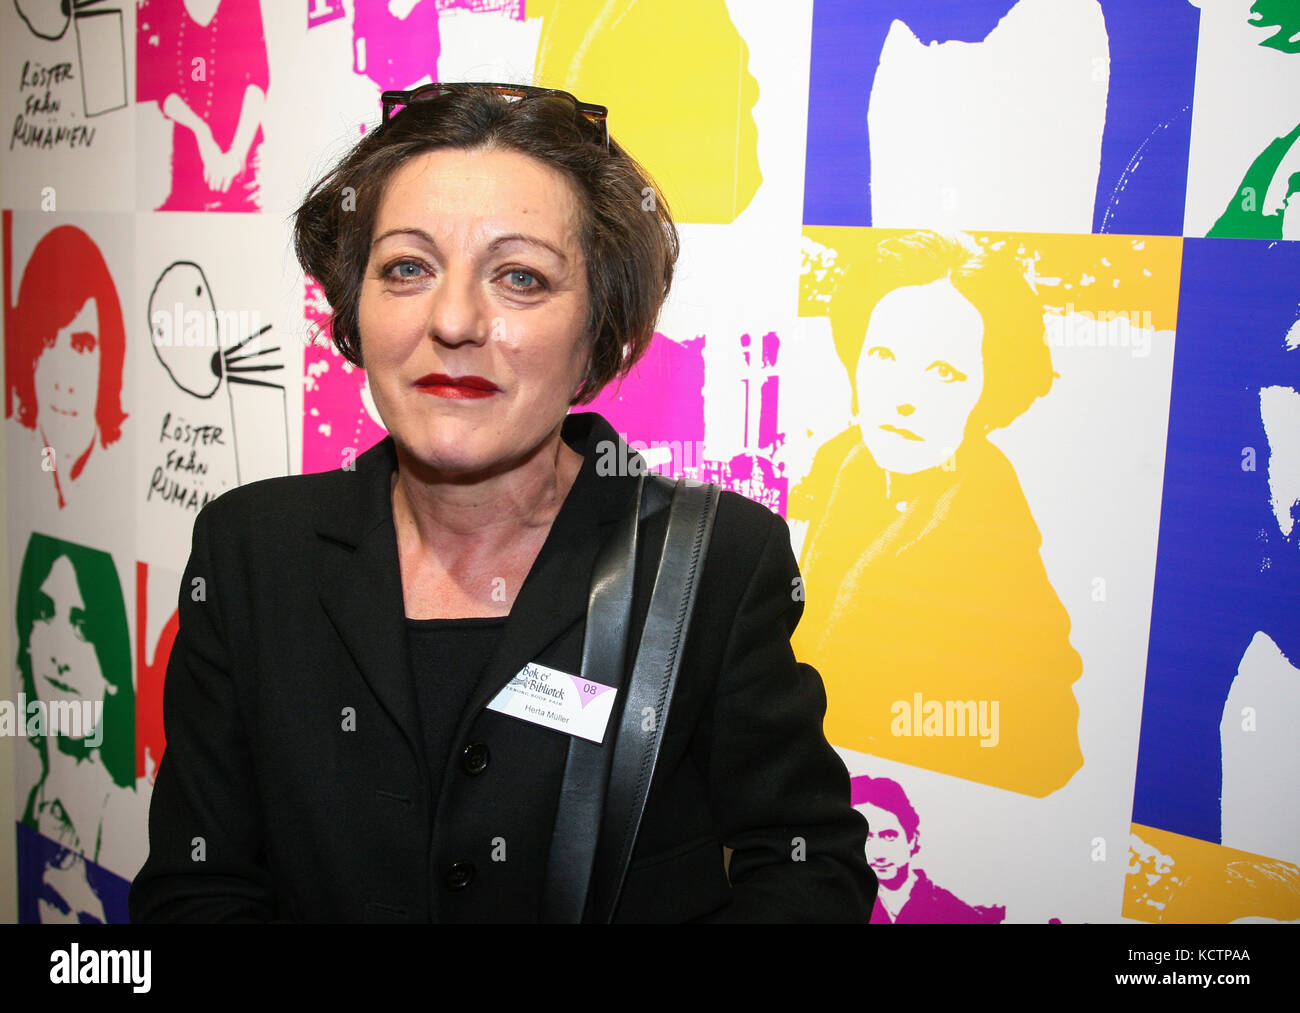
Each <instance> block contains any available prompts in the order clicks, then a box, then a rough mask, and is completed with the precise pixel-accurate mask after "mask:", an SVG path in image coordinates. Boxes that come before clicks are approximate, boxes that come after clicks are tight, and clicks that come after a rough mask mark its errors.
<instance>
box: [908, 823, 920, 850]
mask: <svg viewBox="0 0 1300 1013" xmlns="http://www.w3.org/2000/svg"><path fill="white" fill-rule="evenodd" d="M920 850H921V831H920V830H919V829H918V830H917V831H916V833H915V834H913V835H912V850H911V851H909V852H908V854H909V855H915V854H916V853H917V852H918V851H920Z"/></svg>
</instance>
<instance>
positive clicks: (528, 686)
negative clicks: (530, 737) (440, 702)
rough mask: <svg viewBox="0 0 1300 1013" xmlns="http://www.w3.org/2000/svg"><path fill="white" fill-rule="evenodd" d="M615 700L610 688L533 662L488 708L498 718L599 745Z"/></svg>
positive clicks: (616, 691) (613, 691) (615, 691)
mask: <svg viewBox="0 0 1300 1013" xmlns="http://www.w3.org/2000/svg"><path fill="white" fill-rule="evenodd" d="M617 696H618V690H617V689H615V688H614V687H613V686H604V685H602V684H601V683H599V682H592V681H591V680H590V679H583V678H582V677H581V676H577V675H570V674H569V673H568V672H561V671H559V670H558V669H554V668H547V667H546V666H545V665H539V664H537V662H535V661H534V662H530V663H529V664H527V665H525V666H524V667H523V668H522V669H521V670H520V671H519V674H518V675H516V676H515V677H514V678H513V679H511V680H510V682H509V683H507V685H506V687H505V688H504V689H503V690H501V692H500V693H498V694H497V695H496V696H495V697H493V698H492V702H491V703H489V704H488V705H487V706H488V710H492V711H496V712H497V713H499V714H509V715H510V716H511V717H513V718H520V719H521V720H523V721H529V722H531V723H532V724H535V725H541V726H542V727H543V728H552V729H554V730H555V731H557V732H564V733H565V734H567V735H576V736H578V737H579V738H582V739H586V740H588V741H589V742H597V743H598V742H600V741H601V740H602V739H604V738H605V728H606V726H607V725H608V724H609V716H610V714H611V713H612V712H613V710H614V699H615V698H616V697H617Z"/></svg>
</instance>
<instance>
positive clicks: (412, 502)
mask: <svg viewBox="0 0 1300 1013" xmlns="http://www.w3.org/2000/svg"><path fill="white" fill-rule="evenodd" d="M521 92H522V94H523V97H522V98H517V100H512V96H518V95H519V94H521ZM398 106H404V108H402V109H400V110H398V108H397V107H398ZM603 117H604V110H603V109H602V108H600V107H592V106H584V105H582V104H580V103H576V100H574V99H573V98H572V96H568V95H566V94H564V93H537V92H536V91H535V90H531V89H527V90H521V89H513V88H511V87H509V86H478V87H471V86H450V87H442V86H429V87H428V88H426V89H422V90H417V92H415V93H411V94H402V93H399V94H396V95H394V94H392V93H390V94H388V95H386V96H385V122H384V124H383V125H382V126H381V127H380V128H379V129H378V130H373V131H370V132H368V133H367V134H366V136H365V138H364V139H363V140H362V141H361V142H360V143H359V144H358V145H357V147H356V148H355V149H354V150H353V151H352V152H351V153H350V154H349V155H348V156H347V157H346V158H344V159H343V161H342V162H341V163H340V164H339V165H338V166H337V167H336V168H335V169H334V171H333V172H331V173H330V174H329V175H328V176H327V177H326V178H325V179H324V180H322V181H321V182H320V183H319V184H317V186H316V187H315V188H314V189H313V190H312V192H311V194H310V196H309V197H308V198H307V200H306V201H305V202H304V204H303V206H302V207H301V208H300V209H299V212H298V218H297V231H296V235H295V239H296V242H297V249H298V252H299V258H300V260H301V261H302V263H303V265H304V267H305V269H306V270H307V272H308V273H309V274H311V275H314V276H315V277H317V278H318V279H320V281H321V284H322V285H323V287H324V290H325V292H326V295H327V297H328V299H329V302H330V304H331V306H332V307H333V318H332V333H333V340H334V341H335V343H336V344H337V346H338V347H339V349H340V352H341V353H342V354H344V355H345V356H347V357H348V358H349V359H350V360H351V361H352V362H354V363H356V364H358V365H361V364H364V366H365V368H366V369H367V371H368V374H369V381H370V387H371V390H372V392H373V394H374V399H375V403H376V406H377V407H378V409H379V411H380V413H381V415H382V417H383V419H384V422H385V424H386V426H387V428H388V430H389V433H390V435H389V437H388V438H386V439H384V440H383V441H381V442H380V443H379V444H378V445H377V446H375V447H374V448H372V449H371V450H369V451H368V452H366V453H365V454H363V455H362V456H361V457H359V458H358V459H357V460H356V461H355V462H354V463H353V464H351V465H349V466H347V467H345V468H344V469H341V470H339V471H335V472H331V473H327V474H321V475H311V476H301V477H294V478H286V479H273V480H269V481H266V482H259V483H256V484H254V485H252V486H248V487H243V488H240V489H236V490H232V491H231V492H229V493H227V494H226V495H224V496H222V497H220V498H219V499H218V500H216V501H215V502H213V503H212V504H210V505H209V506H208V507H207V508H206V509H205V510H204V511H202V513H201V514H200V515H199V517H198V519H197V520H196V522H195V528H194V546H193V554H192V556H191V559H190V563H189V568H188V570H187V572H186V574H185V578H184V583H183V590H182V595H181V602H180V633H179V636H178V639H177V641H176V645H175V647H174V649H173V652H172V656H171V661H170V666H169V669H168V675H167V688H166V699H165V705H164V709H165V715H166V722H167V750H166V752H165V754H164V756H163V759H162V762H161V764H160V766H159V770H158V776H157V781H156V784H155V788H154V801H153V810H152V813H151V820H150V848H151V850H150V856H149V860H148V862H147V863H146V864H145V867H144V869H143V870H142V871H141V873H140V875H139V876H138V877H137V879H136V881H135V883H134V885H133V888H132V898H131V900H132V915H133V918H134V919H136V920H247V921H263V920H273V919H281V920H294V921H298V920H302V921H362V920H368V921H399V922H425V921H440V922H442V921H446V922H462V921H538V920H541V919H542V918H543V917H544V915H543V909H544V907H545V906H546V904H547V900H546V898H547V897H548V896H549V893H548V892H547V891H548V886H547V884H548V883H549V882H551V881H552V879H553V877H554V875H555V873H556V871H557V869H559V870H560V871H563V865H564V861H565V855H564V854H563V853H562V850H561V851H560V852H557V853H552V836H553V831H554V830H555V827H554V824H555V813H556V808H557V805H558V804H559V803H560V800H561V786H562V784H564V783H566V782H565V762H566V754H567V753H568V751H569V736H568V735H566V734H564V733H562V732H558V731H556V730H554V729H552V728H548V727H543V726H542V725H539V724H535V723H531V722H528V721H523V720H520V719H518V718H515V717H511V716H509V715H506V714H504V713H501V712H500V710H498V709H493V708H492V707H490V706H489V705H490V704H495V705H498V706H499V703H500V700H501V697H502V696H503V695H504V692H503V691H506V690H507V686H508V684H510V683H511V681H512V679H513V677H514V676H515V675H516V674H517V673H520V672H521V671H522V670H523V669H524V667H525V666H527V665H530V664H537V665H540V666H545V667H546V668H549V669H551V670H553V671H556V672H558V673H568V674H569V675H575V674H577V673H578V672H579V670H580V665H581V657H582V649H583V633H584V615H585V610H586V604H587V600H588V592H589V583H590V576H591V573H592V567H593V563H594V561H595V559H596V556H597V552H598V551H599V549H600V548H601V545H602V543H604V542H605V541H606V540H607V539H608V538H609V537H610V535H611V533H612V532H613V531H614V530H615V529H616V528H617V526H618V523H617V522H619V521H620V520H621V519H622V518H624V517H625V516H627V514H628V511H630V510H631V509H632V503H633V497H634V496H635V492H636V483H637V478H636V477H635V474H634V472H635V471H636V470H637V468H636V467H633V468H628V469H618V471H619V473H618V474H614V475H598V474H597V470H596V461H597V458H598V457H599V456H601V451H602V448H607V447H609V446H611V445H616V444H617V441H618V437H617V434H615V432H614V431H613V429H612V428H611V427H610V426H609V425H608V424H607V423H606V422H605V421H604V420H603V419H601V418H599V417H598V416H595V415H591V414H585V415H583V414H580V415H567V412H568V409H569V407H570V406H571V405H572V404H576V403H581V402H584V401H588V400H590V399H591V398H593V397H595V396H596V394H597V393H598V392H599V390H600V389H601V387H602V386H604V384H605V383H606V382H608V381H609V380H610V379H612V378H614V377H615V376H617V375H619V374H620V373H625V372H626V371H627V370H628V369H630V368H631V366H632V365H633V363H634V362H635V361H636V359H637V357H638V356H639V355H640V354H641V353H642V352H643V351H644V349H645V346H646V345H647V344H648V342H649V341H650V338H651V336H652V334H653V329H654V321H655V318H656V316H657V314H658V311H659V308H660V306H661V305H662V302H663V299H664V297H665V296H666V294H667V290H668V285H669V281H670V279H671V274H672V267H673V263H674V260H675V256H676V233H675V231H674V229H673V226H672V221H671V219H670V218H669V216H668V212H667V210H666V208H665V207H664V204H663V202H662V200H656V201H653V202H645V201H643V197H642V193H643V190H644V189H645V188H646V187H652V186H653V184H652V183H651V182H650V181H649V179H648V177H647V176H646V175H645V173H644V172H643V171H642V170H640V168H639V167H638V166H637V165H636V163H635V162H634V161H633V160H632V159H631V158H630V157H629V156H628V155H627V154H626V153H625V152H624V151H623V149H622V148H621V147H620V146H619V145H618V144H617V143H615V142H614V141H613V140H609V139H608V138H607V134H606V133H605V127H604V118H603ZM656 196H657V193H656ZM629 472H633V473H629ZM662 525H663V515H662V514H660V515H658V516H657V517H652V518H651V519H650V520H648V521H646V522H645V523H644V525H643V532H644V537H645V538H646V539H648V540H652V539H653V537H654V532H655V530H656V526H657V530H658V531H659V532H660V533H662V531H663V526H662ZM653 569H654V568H653V567H650V566H646V567H638V575H637V578H638V579H637V588H636V596H635V603H636V607H635V608H634V613H633V614H634V616H636V615H644V610H645V603H646V600H647V596H648V594H649V590H650V581H651V579H652V577H653ZM796 574H797V570H796V567H795V563H794V559H793V555H792V553H791V551H790V548H789V539H788V534H787V530H786V528H785V526H784V524H783V522H782V521H781V520H780V518H778V517H776V516H775V515H773V514H771V513H770V512H768V511H767V510H765V509H763V508H761V507H758V506H756V505H755V504H752V503H750V502H748V501H747V500H744V499H742V498H741V497H739V496H734V495H730V494H725V493H724V494H723V496H722V498H721V502H720V504H719V507H718V512H717V519H716V525H715V528H714V534H713V538H712V542H711V543H710V547H709V552H708V559H707V562H706V564H705V567H704V569H703V573H702V578H701V583H700V586H699V592H698V598H697V603H698V604H697V607H696V610H695V613H694V616H693V619H692V624H691V628H690V634H689V637H688V639H687V642H686V644H685V649H684V655H683V662H682V669H681V674H680V676H679V678H678V682H677V688H676V693H675V695H674V697H673V699H672V703H671V707H670V708H669V710H668V713H667V715H666V722H667V723H666V725H665V726H664V738H663V744H662V751H661V753H660V756H659V760H658V765H657V767H656V768H655V775H654V780H653V783H652V785H651V788H650V795H649V799H648V802H647V806H646V811H645V817H644V821H643V823H642V826H641V832H640V835H639V836H638V837H637V839H636V847H635V851H634V852H633V855H632V861H631V865H630V868H629V870H628V872H627V877H626V882H625V884H624V886H623V889H622V892H621V900H620V902H619V903H618V906H617V910H616V912H615V918H616V919H617V920H623V921H683V920H688V919H698V918H715V919H721V920H740V919H751V920H775V919H805V920H807V919H825V920H851V921H865V920H866V919H867V917H868V916H869V914H870V910H871V903H872V899H873V896H874V880H873V879H872V877H871V874H870V872H869V870H868V869H867V868H866V865H865V861H864V859H863V850H862V849H863V845H864V842H865V837H866V825H865V824H864V823H863V821H862V819H861V818H860V817H859V816H858V815H857V814H856V813H854V812H853V811H852V809H851V808H850V806H849V794H848V777H847V773H846V771H845V769H844V766H843V764H842V763H841V762H840V760H839V759H838V758H837V757H836V755H835V754H834V752H833V751H832V750H831V749H830V747H829V746H828V745H827V744H826V741H825V739H824V738H823V737H822V734H821V729H820V720H821V716H822V713H823V709H824V699H825V698H824V694H823V692H822V688H821V683H820V680H819V679H818V678H817V676H816V674H815V673H814V672H813V671H811V670H810V669H808V668H806V667H803V666H799V665H798V664H797V663H796V662H795V660H794V656H793V654H792V652H791V650H790V645H789V635H790V632H791V630H792V628H793V625H794V623H795V622H796V621H797V618H798V615H799V611H800V607H801V606H800V605H799V604H798V603H796V602H795V601H794V600H792V597H791V592H790V588H791V586H792V581H793V580H795V578H796ZM559 678H564V676H563V675H560V676H559ZM646 711H647V712H648V713H644V715H643V718H642V720H643V722H645V723H647V724H646V725H645V727H649V726H651V725H653V724H654V723H655V722H658V721H663V720H665V715H663V714H658V713H655V711H654V708H646ZM609 743H610V736H609V735H608V734H607V735H606V737H605V738H604V740H603V745H602V749H604V750H607V749H608V748H609ZM601 755H602V757H604V756H607V753H602V754H601ZM724 846H725V847H726V848H729V849H732V853H731V855H730V863H729V866H726V865H724ZM600 859H601V855H600V852H599V850H598V851H597V865H598V867H599V866H600V865H601V861H600ZM589 913H590V912H589Z"/></svg>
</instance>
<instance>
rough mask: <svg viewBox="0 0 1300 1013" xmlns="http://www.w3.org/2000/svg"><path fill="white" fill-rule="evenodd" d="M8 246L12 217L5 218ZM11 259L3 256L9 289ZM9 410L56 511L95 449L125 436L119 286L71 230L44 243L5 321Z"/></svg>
mask: <svg viewBox="0 0 1300 1013" xmlns="http://www.w3.org/2000/svg"><path fill="white" fill-rule="evenodd" d="M5 214H6V217H5V224H6V249H7V248H8V243H9V242H11V241H12V236H11V230H12V218H11V217H10V216H9V213H8V212H6V213H5ZM9 271H10V258H9V256H8V255H7V254H6V257H5V289H6V292H7V291H8V289H9ZM6 316H7V318H8V319H7V322H8V323H10V325H11V326H9V327H7V328H6V335H7V337H6V347H5V358H6V366H7V368H6V373H7V377H8V379H7V381H6V383H7V385H8V394H9V400H8V405H7V413H8V414H10V415H12V416H14V417H15V418H17V420H18V422H19V423H20V424H21V425H23V426H25V427H27V428H28V429H31V430H32V431H33V432H35V434H36V436H37V438H38V439H39V441H40V446H41V452H42V457H41V467H42V468H43V469H44V470H46V471H49V472H51V474H52V475H53V479H54V493H55V497H56V500H57V503H58V507H59V509H63V508H64V507H66V506H67V504H68V495H69V494H70V493H71V492H72V489H73V484H74V483H76V482H77V480H78V479H79V478H81V476H82V474H83V473H84V472H85V469H86V465H87V463H88V462H89V461H90V457H91V453H92V451H93V450H94V449H95V444H96V443H98V444H99V445H100V446H102V447H103V448H104V449H105V450H107V449H108V448H109V447H110V446H112V444H114V443H116V442H117V440H118V439H119V438H120V437H121V435H122V423H123V422H125V421H126V419H127V414H126V412H124V411H123V410H122V370H123V363H124V361H125V358H126V332H125V328H124V326H123V323H122V306H121V303H120V301H119V300H118V296H117V287H116V285H114V284H113V276H112V275H111V274H110V273H109V271H108V265H107V264H106V263H105V262H104V257H103V255H102V254H101V253H100V252H99V247H98V246H96V245H95V242H94V240H92V239H91V238H90V237H89V236H88V235H86V233H84V232H83V231H82V230H81V229H79V228H76V227H75V226H72V225H60V226H58V227H57V228H54V229H51V230H50V231H49V232H47V233H46V234H45V235H44V236H42V237H41V240H40V242H38V243H37V244H36V248H35V249H34V250H33V251H32V255H31V257H30V258H29V259H28V261H27V266H26V268H25V269H24V270H23V277H22V281H21V283H20V284H19V286H18V305H17V306H16V307H15V308H14V310H13V312H12V315H11V316H10V315H8V314H7V315H6Z"/></svg>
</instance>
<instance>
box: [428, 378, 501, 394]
mask: <svg viewBox="0 0 1300 1013" xmlns="http://www.w3.org/2000/svg"><path fill="white" fill-rule="evenodd" d="M415 386H416V387H418V388H419V389H420V390H422V391H424V393H426V394H433V395H435V396H436V397H446V398H452V399H453V400H460V399H467V398H481V397H491V396H492V395H493V394H499V393H500V392H501V388H500V387H498V386H497V385H496V384H495V383H493V382H492V381H491V380H485V379H484V378H483V377H481V376H448V375H447V374H446V373H430V374H429V375H428V376H422V377H420V379H418V380H416V381H415Z"/></svg>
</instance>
